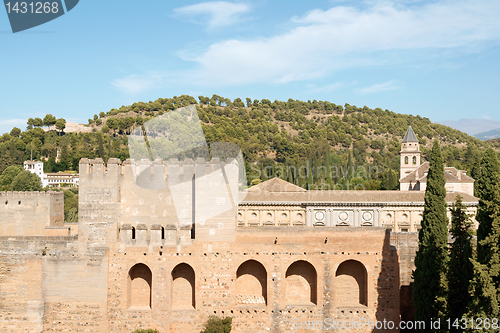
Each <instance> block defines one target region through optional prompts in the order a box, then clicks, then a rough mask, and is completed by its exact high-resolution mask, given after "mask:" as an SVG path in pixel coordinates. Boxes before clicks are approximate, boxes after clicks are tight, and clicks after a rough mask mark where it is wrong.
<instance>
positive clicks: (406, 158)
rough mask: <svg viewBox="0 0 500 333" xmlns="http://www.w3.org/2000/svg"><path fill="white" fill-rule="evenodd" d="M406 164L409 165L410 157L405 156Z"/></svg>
mask: <svg viewBox="0 0 500 333" xmlns="http://www.w3.org/2000/svg"><path fill="white" fill-rule="evenodd" d="M405 164H408V156H405Z"/></svg>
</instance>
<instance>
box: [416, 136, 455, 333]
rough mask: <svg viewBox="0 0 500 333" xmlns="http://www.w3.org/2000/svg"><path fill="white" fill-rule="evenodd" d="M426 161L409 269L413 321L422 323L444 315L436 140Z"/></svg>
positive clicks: (444, 242) (444, 240)
mask: <svg viewBox="0 0 500 333" xmlns="http://www.w3.org/2000/svg"><path fill="white" fill-rule="evenodd" d="M429 163H430V166H429V173H428V175H427V188H426V191H425V202H424V214H423V219H422V222H421V226H422V228H421V229H420V232H419V235H418V245H419V248H418V251H417V255H416V257H415V271H414V272H413V277H414V280H415V282H414V289H413V301H414V304H415V320H423V321H425V322H426V325H428V324H429V323H430V321H431V320H432V319H433V320H436V319H437V318H444V316H445V314H446V296H447V281H446V267H447V265H448V217H447V215H446V200H445V198H446V189H445V179H444V163H443V158H442V156H441V148H440V147H439V142H438V141H437V140H436V141H434V145H433V147H432V152H431V155H430V161H429ZM425 331H426V332H432V330H430V331H429V330H425ZM437 331H438V330H436V332H437Z"/></svg>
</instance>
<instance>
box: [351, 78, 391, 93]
mask: <svg viewBox="0 0 500 333" xmlns="http://www.w3.org/2000/svg"><path fill="white" fill-rule="evenodd" d="M396 82H397V81H395V80H391V81H388V82H384V83H378V84H374V85H371V86H369V87H365V88H360V89H356V92H357V93H360V94H369V93H376V92H381V91H388V90H396V89H398V87H397V86H396Z"/></svg>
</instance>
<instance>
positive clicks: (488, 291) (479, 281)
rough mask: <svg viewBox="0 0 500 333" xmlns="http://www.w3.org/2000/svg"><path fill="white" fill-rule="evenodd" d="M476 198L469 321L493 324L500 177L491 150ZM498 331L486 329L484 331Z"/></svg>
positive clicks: (499, 266)
mask: <svg viewBox="0 0 500 333" xmlns="http://www.w3.org/2000/svg"><path fill="white" fill-rule="evenodd" d="M477 195H478V197H479V206H478V211H477V215H476V219H477V221H478V222H479V228H478V231H477V260H472V263H473V265H474V279H473V280H472V282H471V289H472V292H473V301H472V304H471V306H470V311H469V314H468V315H469V317H470V318H481V319H482V320H486V319H488V320H489V321H490V322H491V320H492V319H493V318H496V320H498V317H499V309H498V307H499V304H500V303H499V298H500V295H499V283H500V246H499V241H500V175H499V165H498V160H497V158H496V154H495V152H494V151H493V150H491V149H488V150H487V151H486V153H485V155H484V157H483V159H482V160H481V166H480V171H479V178H478V180H477ZM497 323H498V321H497ZM496 331H498V328H497V329H496V330H495V329H493V328H491V329H483V332H496Z"/></svg>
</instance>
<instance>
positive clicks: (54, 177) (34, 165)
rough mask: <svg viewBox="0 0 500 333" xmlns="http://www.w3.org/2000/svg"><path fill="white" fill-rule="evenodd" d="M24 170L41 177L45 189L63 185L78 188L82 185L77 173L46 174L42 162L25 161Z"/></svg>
mask: <svg viewBox="0 0 500 333" xmlns="http://www.w3.org/2000/svg"><path fill="white" fill-rule="evenodd" d="M24 170H27V171H30V172H32V173H34V174H36V175H37V176H38V177H40V179H41V181H42V186H43V187H45V186H49V187H54V186H57V187H59V186H61V185H63V184H67V185H69V186H78V185H79V184H80V176H79V175H78V174H77V173H64V172H59V173H44V172H43V162H41V161H31V160H29V161H24Z"/></svg>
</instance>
